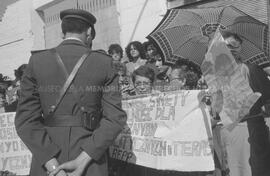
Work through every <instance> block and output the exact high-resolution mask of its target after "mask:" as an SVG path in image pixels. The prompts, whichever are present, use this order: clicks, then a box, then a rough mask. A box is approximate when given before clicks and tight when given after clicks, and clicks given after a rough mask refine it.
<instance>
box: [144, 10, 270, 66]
mask: <svg viewBox="0 0 270 176" xmlns="http://www.w3.org/2000/svg"><path fill="white" fill-rule="evenodd" d="M218 27H219V29H220V30H221V32H222V31H223V30H226V31H231V32H234V33H237V34H238V35H239V36H240V37H241V39H242V40H243V44H242V48H243V49H242V51H241V53H240V54H241V56H242V58H243V59H244V61H245V62H248V63H256V64H258V65H261V66H266V65H269V64H270V60H269V59H268V57H267V56H268V53H269V49H268V42H267V37H268V27H267V25H266V24H264V23H262V22H260V21H258V20H256V19H255V18H253V17H251V16H249V15H247V14H246V13H244V12H243V11H241V10H239V9H237V8H236V7H234V6H226V7H216V8H202V9H171V10H168V11H167V13H166V15H165V17H164V18H163V20H162V21H161V22H160V24H159V25H158V26H157V27H156V28H155V30H154V31H153V32H151V33H150V34H149V36H148V37H147V38H148V39H150V40H153V41H154V42H156V44H157V45H158V46H159V47H160V49H161V51H162V52H163V56H164V60H165V62H166V63H174V62H175V61H176V60H178V59H189V60H190V61H192V62H194V63H196V64H198V65H201V63H202V61H203V59H204V55H205V53H206V52H207V48H208V43H209V41H210V39H211V38H212V37H213V35H214V33H215V31H216V29H217V28H218Z"/></svg>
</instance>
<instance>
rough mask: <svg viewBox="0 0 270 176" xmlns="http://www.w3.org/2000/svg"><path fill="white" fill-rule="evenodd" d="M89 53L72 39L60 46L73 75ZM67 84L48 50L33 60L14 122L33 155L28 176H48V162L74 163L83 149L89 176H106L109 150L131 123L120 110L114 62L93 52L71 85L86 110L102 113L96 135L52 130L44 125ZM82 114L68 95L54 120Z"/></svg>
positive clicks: (78, 129) (74, 129)
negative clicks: (89, 159) (73, 86)
mask: <svg viewBox="0 0 270 176" xmlns="http://www.w3.org/2000/svg"><path fill="white" fill-rule="evenodd" d="M87 50H89V49H88V48H87V47H86V46H85V45H84V44H82V43H81V42H80V41H77V40H72V39H69V40H65V41H63V42H62V43H61V44H60V45H59V46H57V47H56V51H57V52H58V53H59V54H60V56H61V58H62V60H63V63H64V65H65V66H66V68H67V71H68V72H69V73H70V72H71V71H72V69H73V67H74V65H75V64H76V62H77V61H78V60H79V58H80V57H81V56H82V55H83V54H84V53H86V51H87ZM64 82H65V76H64V74H63V72H62V70H61V69H60V67H59V65H57V62H56V58H55V57H54V56H53V55H52V54H51V52H50V51H49V50H45V51H41V52H36V53H34V54H33V55H32V56H31V58H30V61H29V65H28V67H27V70H26V72H25V75H24V77H23V79H22V82H21V95H20V96H21V97H20V100H19V103H18V109H17V113H16V118H15V125H16V129H17V133H18V135H19V136H20V138H21V139H22V140H23V142H24V143H25V144H26V145H27V147H28V148H29V149H30V151H31V152H32V154H33V158H32V165H31V171H30V175H31V176H45V175H46V170H45V169H44V164H45V163H46V162H47V161H49V160H50V159H52V158H53V157H56V158H57V160H58V162H59V163H60V164H61V163H63V162H66V161H69V160H73V159H75V158H76V157H77V156H78V155H79V154H80V153H81V151H82V150H84V151H85V152H87V153H88V154H89V156H90V157H91V158H93V161H92V162H91V163H90V164H89V166H88V168H87V170H86V172H85V176H88V175H91V176H106V175H108V173H107V172H108V171H107V159H106V154H105V153H106V150H107V149H108V147H109V146H110V145H111V144H112V142H113V141H114V139H115V138H116V136H117V135H118V134H119V133H120V132H121V130H122V128H123V126H124V124H125V123H126V118H127V117H126V113H125V112H124V111H123V110H122V108H121V95H120V93H119V91H118V76H117V73H116V72H115V71H114V70H113V68H112V59H111V58H110V57H109V56H107V55H105V54H102V53H99V52H95V51H92V52H91V54H90V55H89V56H88V57H87V59H86V60H85V62H84V63H83V65H82V66H81V68H80V70H79V71H78V74H77V76H76V78H75V79H74V82H73V83H74V85H75V87H76V88H77V89H76V90H79V95H80V96H79V97H77V98H78V99H80V100H79V101H80V103H81V104H83V105H84V107H85V108H86V109H87V110H88V111H90V112H91V111H95V110H99V109H102V111H103V116H102V118H101V121H100V125H99V127H98V128H97V129H96V130H94V131H93V132H92V131H90V130H87V129H86V128H83V127H48V126H45V125H44V124H43V119H44V117H46V115H48V112H49V107H50V106H51V105H54V104H55V101H56V98H57V97H58V96H59V90H60V89H61V87H62V85H63V84H64ZM103 88H105V89H103ZM79 114H80V111H79V105H78V101H77V100H76V99H74V95H73V94H72V93H71V92H67V94H66V95H65V96H64V98H63V101H62V102H61V104H60V105H59V107H58V109H57V110H56V112H55V115H79Z"/></svg>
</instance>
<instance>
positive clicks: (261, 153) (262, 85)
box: [247, 64, 270, 176]
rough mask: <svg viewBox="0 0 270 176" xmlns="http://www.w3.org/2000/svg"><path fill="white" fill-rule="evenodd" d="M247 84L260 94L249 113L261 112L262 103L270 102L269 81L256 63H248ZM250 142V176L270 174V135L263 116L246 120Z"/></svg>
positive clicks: (266, 175)
mask: <svg viewBox="0 0 270 176" xmlns="http://www.w3.org/2000/svg"><path fill="white" fill-rule="evenodd" d="M247 66H248V70H249V74H248V76H249V84H250V87H251V88H252V90H253V91H254V92H260V93H261V94H262V96H261V97H260V99H259V100H258V101H257V102H256V103H255V104H254V105H253V106H252V108H251V109H250V114H251V115H256V114H259V113H260V112H261V107H262V106H263V105H266V104H269V103H270V81H269V79H268V78H267V74H266V73H265V72H264V71H263V70H262V69H260V68H259V67H258V66H256V65H251V64H248V65H247ZM247 125H248V132H249V139H248V141H249V143H250V160H249V162H250V166H251V171H252V176H269V175H270V167H269V163H270V137H269V128H268V126H267V125H266V123H265V120H264V118H263V117H262V116H261V117H256V118H251V119H248V120H247Z"/></svg>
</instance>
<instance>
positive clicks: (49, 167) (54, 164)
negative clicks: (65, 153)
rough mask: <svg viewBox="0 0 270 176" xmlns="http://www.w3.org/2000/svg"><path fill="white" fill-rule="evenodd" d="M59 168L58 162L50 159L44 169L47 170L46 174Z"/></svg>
mask: <svg viewBox="0 0 270 176" xmlns="http://www.w3.org/2000/svg"><path fill="white" fill-rule="evenodd" d="M58 166H59V163H58V161H57V160H56V158H52V159H51V160H49V161H47V162H46V164H45V168H46V169H47V171H48V172H52V171H53V170H55V169H56V168H57V167H58Z"/></svg>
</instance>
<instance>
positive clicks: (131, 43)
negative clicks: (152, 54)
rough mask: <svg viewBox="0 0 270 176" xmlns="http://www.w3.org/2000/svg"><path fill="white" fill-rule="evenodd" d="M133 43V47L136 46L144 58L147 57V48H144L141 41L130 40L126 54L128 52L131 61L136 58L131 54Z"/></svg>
mask: <svg viewBox="0 0 270 176" xmlns="http://www.w3.org/2000/svg"><path fill="white" fill-rule="evenodd" d="M131 45H133V47H135V48H136V49H137V50H138V51H139V54H140V57H141V58H142V59H146V58H145V50H144V47H143V45H142V43H141V42H139V41H133V42H130V43H129V44H128V46H127V47H126V54H127V57H128V59H129V62H132V61H133V60H134V58H133V57H132V56H131V54H130V49H131Z"/></svg>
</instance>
